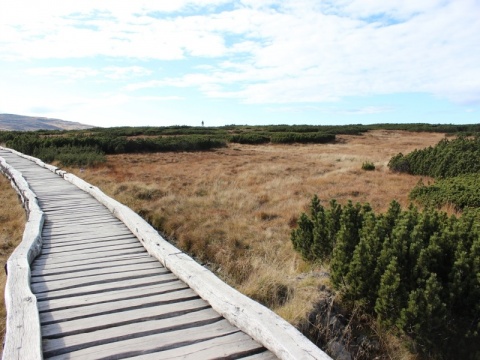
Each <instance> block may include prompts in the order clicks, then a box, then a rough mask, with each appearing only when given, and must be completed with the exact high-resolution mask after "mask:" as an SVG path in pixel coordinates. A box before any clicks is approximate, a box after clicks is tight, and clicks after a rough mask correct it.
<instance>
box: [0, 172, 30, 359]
mask: <svg viewBox="0 0 480 360" xmlns="http://www.w3.org/2000/svg"><path fill="white" fill-rule="evenodd" d="M0 204H1V206H0V259H1V262H2V268H1V270H0V274H1V275H0V287H1V291H2V297H1V300H0V311H1V317H0V319H1V320H0V332H1V334H0V336H1V339H3V336H4V333H5V317H6V312H5V302H4V296H3V294H4V292H5V283H6V280H7V277H6V274H5V271H4V270H3V269H4V268H5V263H6V262H7V260H8V257H9V256H10V254H11V253H12V251H13V250H14V249H15V247H16V246H17V245H18V244H19V243H20V241H22V235H23V230H24V229H25V218H26V217H25V211H24V209H23V207H22V205H21V202H20V200H19V198H18V196H17V193H16V192H15V190H14V189H13V188H12V187H11V186H10V182H9V181H8V179H7V178H6V177H4V176H3V175H1V174H0ZM0 352H1V349H0Z"/></svg>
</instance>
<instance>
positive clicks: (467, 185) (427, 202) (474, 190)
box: [410, 174, 480, 211]
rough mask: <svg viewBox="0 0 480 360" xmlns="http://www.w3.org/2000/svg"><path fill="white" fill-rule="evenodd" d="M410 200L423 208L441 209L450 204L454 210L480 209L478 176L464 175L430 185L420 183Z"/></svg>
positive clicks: (479, 180) (411, 194) (479, 182)
mask: <svg viewBox="0 0 480 360" xmlns="http://www.w3.org/2000/svg"><path fill="white" fill-rule="evenodd" d="M410 198H411V199H412V200H416V201H418V202H419V203H420V204H422V205H424V206H434V207H441V206H443V205H447V204H451V205H453V206H454V208H455V210H457V211H458V210H463V209H464V208H467V207H480V175H479V174H466V175H460V176H456V177H452V178H446V179H440V180H436V181H435V183H434V184H432V185H425V184H424V183H423V181H420V182H419V183H418V184H417V185H416V186H415V187H414V188H413V190H412V191H411V192H410Z"/></svg>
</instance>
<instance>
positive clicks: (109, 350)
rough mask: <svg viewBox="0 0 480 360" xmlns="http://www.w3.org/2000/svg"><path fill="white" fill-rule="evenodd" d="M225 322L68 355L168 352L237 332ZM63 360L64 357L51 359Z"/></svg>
mask: <svg viewBox="0 0 480 360" xmlns="http://www.w3.org/2000/svg"><path fill="white" fill-rule="evenodd" d="M238 331H239V330H238V329H236V328H234V327H232V326H231V325H230V324H229V323H228V322H227V321H226V320H221V321H218V322H216V323H213V324H208V325H204V326H199V327H195V328H188V329H182V330H177V331H172V332H168V333H162V334H154V335H149V336H144V337H141V338H133V339H128V340H124V341H121V342H116V343H110V344H104V345H99V346H93V347H90V348H87V349H82V350H79V351H74V352H71V353H70V354H68V356H69V358H70V359H76V358H77V359H78V358H84V359H91V358H97V359H98V358H120V359H121V358H126V357H132V356H136V355H141V354H145V353H151V352H159V351H162V350H168V349H172V348H175V347H179V346H182V345H188V344H192V343H195V342H199V341H202V340H209V339H212V338H215V337H219V336H225V335H228V334H232V333H235V332H238ZM52 359H65V357H61V356H60V357H52Z"/></svg>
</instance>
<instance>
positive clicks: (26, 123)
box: [0, 114, 94, 131]
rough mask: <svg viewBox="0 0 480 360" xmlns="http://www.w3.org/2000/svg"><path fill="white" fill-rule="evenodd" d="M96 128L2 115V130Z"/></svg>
mask: <svg viewBox="0 0 480 360" xmlns="http://www.w3.org/2000/svg"><path fill="white" fill-rule="evenodd" d="M93 127H94V126H91V125H85V124H81V123H78V122H73V121H65V120H59V119H50V118H45V117H35V116H23V115H13V114H0V130H8V131H35V130H81V129H90V128H93Z"/></svg>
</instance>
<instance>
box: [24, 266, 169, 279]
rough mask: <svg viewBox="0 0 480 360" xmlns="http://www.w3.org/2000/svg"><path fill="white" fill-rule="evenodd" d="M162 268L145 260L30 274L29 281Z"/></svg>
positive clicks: (93, 276)
mask: <svg viewBox="0 0 480 360" xmlns="http://www.w3.org/2000/svg"><path fill="white" fill-rule="evenodd" d="M154 269H155V270H159V269H162V270H164V269H165V268H164V267H163V266H162V265H161V264H160V263H159V262H158V261H157V262H153V261H151V262H147V263H141V264H133V265H123V266H121V267H118V266H117V267H102V268H99V269H94V270H84V271H76V272H69V273H59V274H58V273H57V274H55V275H42V276H32V278H31V283H32V284H35V283H41V282H51V281H59V280H67V279H75V278H82V279H85V278H88V277H92V278H95V277H98V276H105V275H111V274H123V273H130V274H131V273H132V272H137V271H143V270H154Z"/></svg>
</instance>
